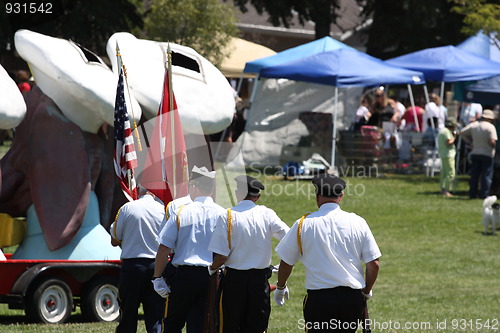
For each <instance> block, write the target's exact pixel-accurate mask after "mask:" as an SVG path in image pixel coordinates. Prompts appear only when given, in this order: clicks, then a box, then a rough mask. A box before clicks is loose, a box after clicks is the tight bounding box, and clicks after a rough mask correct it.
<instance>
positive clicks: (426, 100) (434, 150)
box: [424, 82, 444, 177]
mask: <svg viewBox="0 0 500 333" xmlns="http://www.w3.org/2000/svg"><path fill="white" fill-rule="evenodd" d="M443 83H444V82H443ZM424 94H425V102H426V104H429V103H430V99H429V91H428V90H427V84H425V85H424ZM425 112H427V110H426V111H425ZM431 127H432V133H433V136H434V149H433V150H432V165H431V170H430V176H431V177H434V164H435V163H436V149H437V136H436V135H435V133H436V126H434V119H433V117H431Z"/></svg>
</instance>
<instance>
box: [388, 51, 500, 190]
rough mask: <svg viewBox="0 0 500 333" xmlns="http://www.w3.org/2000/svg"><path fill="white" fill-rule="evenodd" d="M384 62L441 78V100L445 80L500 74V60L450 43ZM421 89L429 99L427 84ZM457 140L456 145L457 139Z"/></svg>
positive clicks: (427, 78) (427, 100) (434, 77)
mask: <svg viewBox="0 0 500 333" xmlns="http://www.w3.org/2000/svg"><path fill="white" fill-rule="evenodd" d="M386 62H387V63H389V64H392V65H396V66H401V67H404V68H408V69H412V70H418V71H421V72H423V73H424V75H425V79H426V80H430V81H438V82H441V101H443V94H444V83H445V82H463V81H477V80H483V79H487V78H490V77H493V76H497V75H500V63H498V62H495V61H491V60H489V59H486V58H483V57H481V56H479V55H476V54H473V53H470V52H468V51H464V50H461V49H459V48H458V47H455V46H451V45H449V46H441V47H435V48H429V49H424V50H421V51H416V52H412V53H409V54H406V55H402V56H399V57H396V58H392V59H389V60H386ZM424 92H425V99H426V102H427V103H429V94H428V92H427V86H424ZM431 124H433V122H431ZM458 144H459V146H460V144H461V140H460V139H459V143H458ZM458 161H459V158H457V162H456V163H457V166H456V169H457V170H458ZM456 180H457V178H456V177H455V182H454V186H456Z"/></svg>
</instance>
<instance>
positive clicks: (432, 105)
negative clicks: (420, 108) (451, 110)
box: [424, 94, 447, 133]
mask: <svg viewBox="0 0 500 333" xmlns="http://www.w3.org/2000/svg"><path fill="white" fill-rule="evenodd" d="M429 99H430V102H429V103H427V104H425V114H424V132H425V130H426V129H427V126H432V125H431V124H429V122H428V119H431V118H435V119H437V126H434V128H435V129H436V133H437V131H439V129H441V128H443V127H444V121H445V120H446V112H447V109H446V108H445V107H444V106H443V105H441V98H440V97H439V96H438V95H436V94H430V95H429Z"/></svg>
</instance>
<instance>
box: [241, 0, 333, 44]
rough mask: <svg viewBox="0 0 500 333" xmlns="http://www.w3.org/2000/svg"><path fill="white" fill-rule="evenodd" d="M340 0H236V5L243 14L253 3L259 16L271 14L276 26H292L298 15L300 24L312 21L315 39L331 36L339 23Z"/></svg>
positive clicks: (271, 19)
mask: <svg viewBox="0 0 500 333" xmlns="http://www.w3.org/2000/svg"><path fill="white" fill-rule="evenodd" d="M338 2H339V1H338V0H314V1H311V0H273V1H268V0H234V4H235V5H236V6H238V7H239V8H240V10H241V11H242V12H244V13H245V12H246V11H248V9H247V7H246V5H247V3H251V4H252V5H253V6H254V7H255V9H256V10H257V12H258V13H259V14H262V13H263V12H264V11H265V12H267V13H268V14H269V16H270V17H269V21H270V22H271V23H272V24H273V25H275V26H280V25H283V26H285V27H287V28H288V27H289V26H290V22H291V20H292V19H293V18H294V12H296V13H297V16H298V19H299V23H300V24H302V25H303V24H304V22H305V21H308V20H311V21H313V22H314V23H315V28H314V29H315V38H316V39H319V38H322V37H325V36H330V27H331V25H332V24H335V23H336V22H337V18H338V15H337V12H336V10H337V9H339V8H340V6H339V4H338Z"/></svg>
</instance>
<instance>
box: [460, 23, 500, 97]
mask: <svg viewBox="0 0 500 333" xmlns="http://www.w3.org/2000/svg"><path fill="white" fill-rule="evenodd" d="M457 47H458V48H459V49H462V50H465V51H469V52H472V53H474V54H477V55H479V56H481V57H483V58H486V59H490V60H493V61H496V62H500V41H499V40H498V39H497V38H496V36H495V35H493V34H491V35H489V36H488V35H486V34H484V33H483V32H482V31H479V32H478V33H477V34H476V35H474V36H471V37H469V38H467V39H466V40H465V41H463V42H462V43H460V44H458V45H457ZM471 84H472V85H471ZM453 95H454V96H455V99H456V100H460V101H466V102H476V103H481V104H491V105H494V104H500V76H495V77H492V78H489V79H485V80H481V81H478V82H477V83H469V82H463V83H459V84H456V85H454V86H453Z"/></svg>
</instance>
